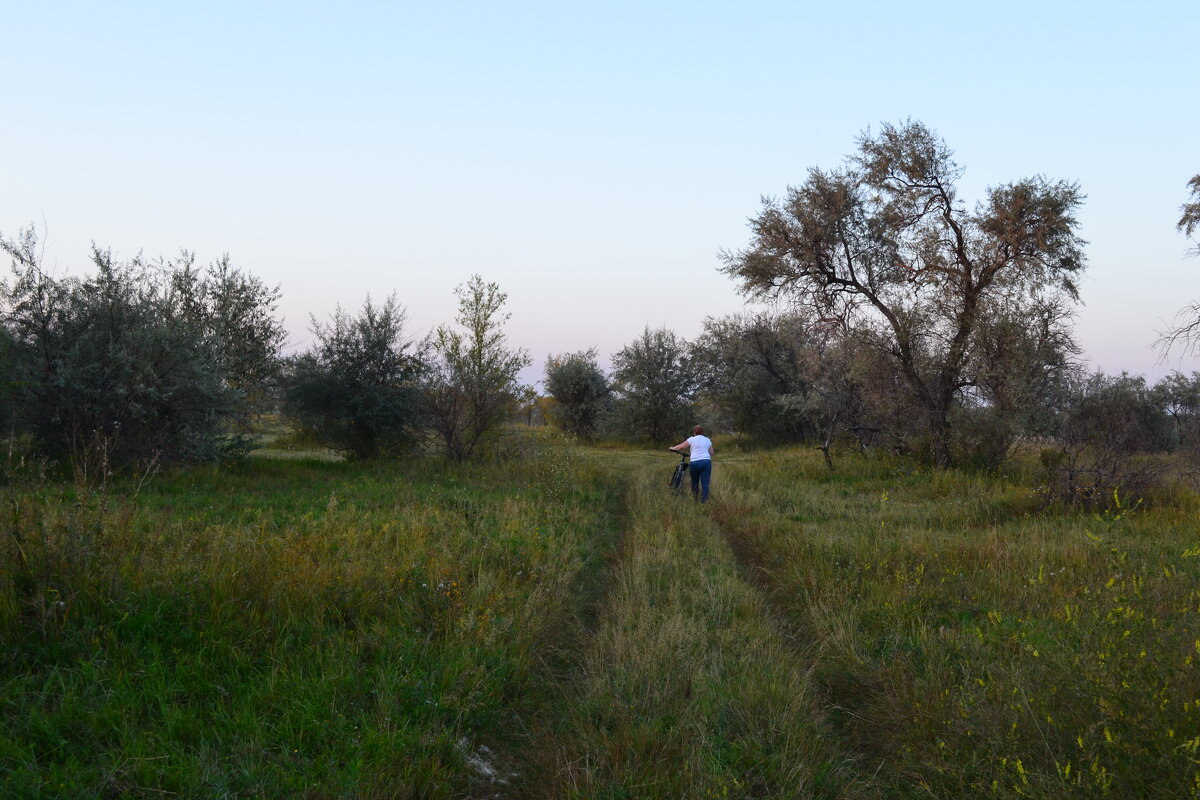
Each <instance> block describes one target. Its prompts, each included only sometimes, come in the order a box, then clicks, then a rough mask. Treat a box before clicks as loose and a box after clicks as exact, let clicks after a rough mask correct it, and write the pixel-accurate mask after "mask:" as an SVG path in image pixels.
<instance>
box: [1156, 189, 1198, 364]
mask: <svg viewBox="0 0 1200 800" xmlns="http://www.w3.org/2000/svg"><path fill="white" fill-rule="evenodd" d="M1188 187H1189V189H1190V191H1191V194H1192V199H1191V201H1190V202H1187V203H1184V204H1183V205H1182V206H1181V207H1180V210H1181V211H1182V212H1183V214H1182V216H1180V217H1179V222H1178V223H1177V224H1176V227H1177V228H1178V229H1179V230H1180V231H1182V232H1183V235H1184V236H1187V237H1189V238H1192V237H1194V236H1195V234H1196V231H1197V230H1200V175H1193V176H1192V179H1191V180H1190V181H1188ZM1188 253H1189V255H1192V256H1195V257H1197V258H1200V240H1197V242H1196V246H1195V247H1193V248H1192V249H1191V250H1189V251H1188ZM1175 321H1176V323H1177V324H1176V325H1175V327H1174V328H1171V329H1170V330H1168V331H1166V332H1165V333H1163V334H1162V335H1161V337H1160V338H1159V340H1158V346H1159V348H1160V349H1161V350H1162V352H1163V354H1164V356H1165V355H1166V354H1167V353H1169V352H1170V350H1171V348H1172V347H1174V346H1175V345H1177V344H1178V345H1180V346H1181V347H1182V348H1183V350H1184V353H1189V352H1190V353H1194V354H1196V355H1200V301H1194V302H1192V303H1189V304H1188V305H1186V306H1184V307H1183V308H1181V309H1180V310H1179V313H1178V314H1176V315H1175Z"/></svg>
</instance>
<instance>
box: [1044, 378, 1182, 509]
mask: <svg viewBox="0 0 1200 800" xmlns="http://www.w3.org/2000/svg"><path fill="white" fill-rule="evenodd" d="M1179 410H1180V411H1181V412H1182V411H1183V409H1182V408H1180V409H1179ZM1177 430H1178V423H1177V422H1176V423H1173V421H1172V418H1171V417H1170V416H1169V415H1168V414H1167V412H1166V409H1165V408H1164V406H1163V394H1162V393H1160V392H1155V391H1154V390H1152V389H1151V387H1150V386H1148V385H1147V383H1146V380H1145V378H1143V377H1140V376H1132V375H1128V374H1126V373H1122V374H1121V375H1119V376H1115V377H1114V376H1108V375H1104V374H1102V373H1095V374H1092V375H1090V376H1086V377H1080V378H1077V379H1075V380H1073V381H1072V382H1070V383H1069V384H1068V387H1067V391H1066V393H1065V396H1064V398H1063V402H1062V409H1061V412H1060V414H1059V417H1058V424H1057V430H1056V431H1055V441H1056V442H1057V444H1058V447H1057V448H1056V449H1054V450H1049V451H1045V452H1044V453H1043V463H1044V464H1045V466H1046V467H1047V468H1048V471H1049V475H1048V484H1047V486H1048V490H1049V492H1050V495H1051V496H1052V497H1053V498H1055V499H1059V500H1063V501H1065V502H1068V503H1079V504H1085V505H1096V504H1103V503H1105V502H1107V500H1108V498H1109V497H1110V496H1111V495H1112V494H1113V492H1117V491H1119V492H1121V493H1123V494H1126V495H1130V496H1134V497H1138V496H1141V495H1142V494H1144V493H1145V492H1147V491H1150V490H1152V489H1154V488H1156V487H1157V486H1158V483H1159V480H1160V478H1161V477H1162V475H1163V473H1164V471H1165V464H1164V462H1163V461H1162V460H1161V459H1156V458H1151V457H1149V455H1150V454H1152V453H1158V452H1164V451H1167V450H1169V449H1171V448H1172V446H1173V443H1174V437H1175V433H1176V431H1177Z"/></svg>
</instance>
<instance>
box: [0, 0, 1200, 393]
mask: <svg viewBox="0 0 1200 800" xmlns="http://www.w3.org/2000/svg"><path fill="white" fill-rule="evenodd" d="M5 22H6V29H7V32H8V36H7V37H6V46H5V48H3V50H0V66H2V67H3V74H5V75H6V76H8V81H7V85H6V89H7V91H6V92H5V99H6V107H7V109H8V110H7V114H6V117H7V120H8V121H7V123H6V124H5V125H4V126H3V127H2V128H0V152H3V154H4V157H3V159H0V182H2V185H3V187H4V192H3V193H0V232H2V233H3V234H5V235H9V236H12V235H15V234H16V233H17V231H18V229H20V228H22V227H25V226H27V225H29V224H30V223H33V224H34V225H35V226H36V227H37V228H38V229H39V232H42V230H43V229H44V231H45V234H46V239H45V245H46V250H45V254H46V256H45V262H46V264H47V266H49V267H50V268H51V269H53V270H55V271H56V272H58V273H60V274H62V273H67V272H76V273H78V272H82V271H84V270H86V269H87V266H88V265H87V256H88V248H89V245H90V243H91V242H93V241H94V242H96V244H98V245H100V246H101V247H111V248H112V249H113V250H114V251H115V252H116V253H117V254H118V255H119V256H121V257H128V256H132V255H134V254H136V253H137V252H139V251H142V252H144V253H145V254H147V255H150V256H154V255H163V256H167V257H170V256H173V255H175V254H177V253H178V252H179V250H180V249H181V248H185V249H188V250H192V251H195V252H196V254H197V257H198V259H199V260H200V261H201V262H209V261H212V260H215V259H216V258H217V257H218V256H220V255H221V254H222V253H224V252H228V253H229V254H230V255H231V257H232V259H233V261H234V262H235V263H236V264H238V265H239V266H241V267H243V268H245V269H246V270H248V271H250V272H252V273H254V274H255V275H258V276H259V277H261V278H262V279H263V280H264V281H266V282H267V283H269V284H273V285H274V284H278V285H279V286H280V287H281V288H282V291H283V299H282V303H281V312H282V314H283V315H284V317H285V318H286V323H287V326H288V328H289V330H290V332H291V347H293V348H299V349H303V348H304V347H305V346H307V343H308V341H309V336H308V334H307V330H306V329H307V325H308V318H309V314H310V313H311V314H316V315H317V316H318V317H320V318H324V317H326V316H327V315H328V314H329V313H330V312H331V311H332V310H333V309H334V307H335V306H336V305H337V304H341V305H342V306H344V307H348V308H354V307H357V306H359V305H360V304H361V303H362V301H363V299H364V297H365V296H366V295H367V294H368V293H370V294H372V295H373V296H374V297H376V298H383V297H386V296H387V295H389V294H391V293H392V292H395V293H396V295H397V297H398V299H399V300H400V302H401V303H403V304H404V305H405V306H406V307H407V308H408V311H409V317H410V322H411V327H412V332H413V333H417V334H420V333H423V332H426V331H428V330H430V329H432V328H433V327H434V326H436V325H438V324H440V323H444V322H449V321H450V320H451V319H452V318H453V315H454V296H453V288H454V287H455V286H456V285H458V284H460V283H462V282H464V281H465V280H467V279H468V278H469V277H470V275H471V274H473V273H479V274H481V275H483V276H484V278H485V279H487V280H490V281H495V282H497V283H499V284H500V286H501V288H502V289H503V290H504V291H506V292H507V293H508V295H509V304H508V310H509V311H510V312H511V314H512V318H511V321H510V323H509V325H508V335H509V338H510V341H511V342H512V343H513V344H515V345H518V346H521V347H525V348H527V349H528V350H529V351H530V353H531V355H532V357H533V359H534V365H533V367H531V368H530V370H528V371H527V375H526V376H525V377H526V379H527V380H530V381H532V380H537V379H539V378H540V377H541V371H542V364H543V363H544V361H545V358H546V356H547V355H548V354H550V353H561V352H566V351H576V350H582V349H587V348H590V347H595V348H597V349H598V350H599V352H600V354H601V357H602V359H603V360H604V361H607V359H608V356H609V355H610V354H611V353H612V352H614V351H616V350H617V349H619V348H620V347H621V346H622V345H623V344H625V343H626V342H628V341H629V340H631V339H632V338H634V337H635V336H636V335H638V334H639V333H640V332H641V331H642V329H643V328H644V327H645V326H650V327H659V326H663V325H665V326H667V327H670V328H672V329H673V330H675V331H677V332H678V333H680V334H682V335H684V336H686V337H688V338H693V337H695V336H696V335H697V334H698V333H699V331H700V328H701V323H702V321H703V319H704V318H705V317H706V316H711V315H723V314H729V313H734V312H737V311H741V310H743V309H744V305H743V300H742V298H741V297H740V296H739V295H738V293H737V291H736V288H735V286H734V284H733V282H732V281H730V280H729V279H728V278H726V277H725V276H724V275H722V274H720V273H719V272H718V271H717V270H718V267H719V266H720V261H719V259H718V253H719V252H720V251H721V250H722V249H737V248H739V247H741V246H743V245H744V244H745V243H746V241H747V238H748V232H747V229H746V220H747V218H748V217H750V216H751V215H753V214H755V213H756V212H757V210H758V209H759V205H760V202H759V200H760V197H761V196H763V195H781V194H783V193H784V192H785V191H786V189H787V186H788V185H789V184H798V183H800V182H801V181H803V180H804V178H805V175H806V172H807V170H808V168H809V167H812V166H820V167H823V168H830V167H834V166H837V165H838V164H839V163H840V162H841V160H842V158H843V157H844V156H845V155H847V154H848V153H850V152H851V151H852V150H853V148H854V140H855V137H856V136H857V135H858V134H859V133H860V132H861V131H862V130H863V129H865V128H867V127H869V126H877V125H878V123H879V122H880V121H881V120H884V121H897V120H901V119H904V118H908V117H911V118H915V119H920V120H922V121H924V122H925V123H926V124H928V125H929V126H931V127H932V128H934V129H935V130H937V131H938V132H939V133H940V134H941V135H942V137H943V138H945V140H946V141H947V143H948V144H949V145H950V146H951V147H952V148H954V150H955V152H956V157H957V160H958V161H959V163H960V164H962V165H963V166H964V167H965V168H966V174H965V176H964V178H963V181H962V190H963V191H962V195H963V197H964V198H966V199H968V200H969V201H972V202H973V201H974V199H976V198H980V197H981V196H982V193H983V191H984V189H985V188H986V187H987V186H989V185H995V184H999V183H1003V182H1007V181H1011V180H1016V179H1018V178H1021V177H1024V176H1028V175H1032V174H1038V173H1040V174H1045V175H1047V176H1048V177H1051V178H1064V179H1067V180H1073V181H1078V182H1079V183H1080V184H1081V186H1082V188H1083V190H1084V192H1085V193H1086V194H1087V195H1088V199H1087V202H1086V204H1085V205H1084V208H1083V209H1082V212H1081V214H1080V222H1081V231H1080V232H1081V235H1082V236H1083V237H1084V238H1085V239H1087V240H1088V241H1089V242H1090V244H1089V247H1088V255H1089V260H1090V263H1089V269H1088V272H1087V274H1086V275H1085V277H1084V278H1083V280H1082V285H1081V291H1082V296H1083V301H1084V303H1083V305H1081V306H1080V308H1079V313H1078V325H1077V338H1078V341H1079V342H1080V344H1081V345H1082V346H1083V348H1084V354H1085V356H1086V358H1087V359H1088V361H1089V362H1090V363H1091V364H1092V365H1093V366H1095V367H1097V368H1100V369H1104V370H1106V371H1109V372H1119V371H1122V370H1126V371H1130V372H1135V373H1144V374H1147V375H1149V376H1151V377H1152V378H1156V377H1158V376H1161V375H1162V374H1165V373H1166V372H1168V371H1170V370H1172V369H1181V370H1184V371H1192V370H1198V369H1200V359H1196V358H1179V357H1173V358H1172V359H1170V360H1168V361H1166V362H1163V361H1161V360H1160V359H1159V357H1158V354H1157V353H1156V352H1155V351H1154V350H1153V349H1152V344H1153V342H1154V340H1155V339H1156V331H1157V330H1160V329H1162V328H1163V327H1164V326H1165V325H1166V324H1168V323H1169V321H1170V320H1171V318H1172V317H1173V315H1174V314H1175V312H1176V311H1177V310H1178V309H1179V308H1180V307H1181V306H1183V305H1184V304H1185V303H1187V302H1189V301H1194V300H1200V260H1197V259H1189V258H1186V257H1185V255H1184V254H1185V251H1186V250H1187V248H1188V246H1189V244H1190V243H1189V242H1188V241H1187V240H1186V239H1185V238H1184V237H1183V236H1182V234H1180V233H1179V232H1178V231H1176V230H1175V222H1176V221H1177V219H1178V218H1179V206H1180V205H1181V204H1182V203H1183V202H1184V200H1185V199H1186V196H1187V195H1186V183H1187V180H1188V179H1189V178H1190V177H1191V176H1192V175H1194V174H1196V173H1198V172H1200V146H1198V144H1200V108H1198V107H1197V104H1196V103H1195V102H1194V98H1195V78H1196V74H1197V58H1196V52H1195V46H1194V36H1195V31H1196V30H1198V29H1200V3H1195V2H1182V1H1176V2H1148V3H1142V4H1138V5H1137V6H1136V7H1135V6H1131V5H1129V4H1125V3H1115V2H1114V3H1105V2H1100V3H1095V2H1092V3H1082V2H1057V3H1046V2H1040V3H1033V2H1024V0H1022V1H1021V2H1014V3H1008V4H1003V5H1002V4H989V5H988V6H986V7H982V6H980V7H975V6H974V5H963V4H960V3H948V2H932V3H925V4H921V5H920V6H919V7H915V6H911V5H903V6H902V5H899V4H893V3H886V2H866V3H860V4H855V5H853V6H852V7H851V6H845V7H834V6H833V5H832V4H823V5H821V6H819V7H818V6H815V5H811V6H810V4H804V3H783V2H747V3H740V4H737V5H736V6H734V5H733V4H717V3H694V2H692V3H682V2H662V3H651V4H645V3H630V2H611V3H603V4H600V3H596V4H587V5H584V4H563V3H549V2H544V3H526V2H516V3H506V4H488V3H466V2H443V3H437V4H425V3H422V4H416V3H353V4H338V5H334V4H321V3H286V4H284V3H255V4H241V3H228V2H212V3H206V4H203V5H199V4H197V5H196V6H194V7H192V6H184V5H179V4H152V3H120V2H118V3H113V4H106V5H97V4H90V3H61V2H47V3H40V4H23V5H21V6H16V7H13V8H10V9H7V10H6V13H5Z"/></svg>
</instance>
